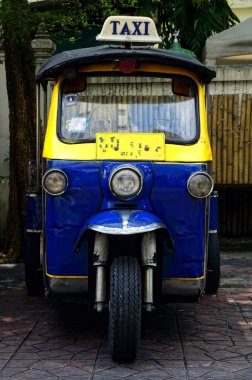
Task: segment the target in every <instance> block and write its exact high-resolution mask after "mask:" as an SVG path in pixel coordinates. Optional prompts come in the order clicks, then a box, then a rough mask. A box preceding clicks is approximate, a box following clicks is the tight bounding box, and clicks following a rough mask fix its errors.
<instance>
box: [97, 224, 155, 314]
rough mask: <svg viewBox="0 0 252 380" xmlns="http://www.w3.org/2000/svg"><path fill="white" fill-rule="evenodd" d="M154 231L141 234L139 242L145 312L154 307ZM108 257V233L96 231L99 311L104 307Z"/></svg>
mask: <svg viewBox="0 0 252 380" xmlns="http://www.w3.org/2000/svg"><path fill="white" fill-rule="evenodd" d="M156 256H157V255H156V232H155V231H151V232H146V233H145V234H143V238H142V244H141V263H142V267H143V274H144V276H143V307H144V309H145V310H146V311H147V312H151V311H152V310H153V308H154V296H153V293H154V283H153V272H154V268H155V267H156V266H157V260H156ZM108 259H109V238H108V235H106V234H102V233H100V232H97V233H96V236H95V243H94V266H95V267H96V285H95V305H94V307H95V309H96V310H97V312H99V313H101V312H102V311H103V310H104V308H105V307H106V301H107V300H106V292H107V284H106V282H107V281H106V279H107V265H108Z"/></svg>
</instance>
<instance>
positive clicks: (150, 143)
mask: <svg viewBox="0 0 252 380" xmlns="http://www.w3.org/2000/svg"><path fill="white" fill-rule="evenodd" d="M96 156H97V159H98V160H138V161H140V160H141V161H145V160H146V161H164V160H165V135H164V133H97V135H96Z"/></svg>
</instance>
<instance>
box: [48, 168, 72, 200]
mask: <svg viewBox="0 0 252 380" xmlns="http://www.w3.org/2000/svg"><path fill="white" fill-rule="evenodd" d="M52 173H60V174H61V175H63V177H64V179H65V186H64V189H63V190H62V191H60V192H58V193H53V192H51V191H50V190H48V189H47V188H46V186H45V181H46V178H47V177H48V175H49V174H52ZM42 186H43V189H44V191H45V192H46V193H47V194H49V195H52V196H53V197H57V196H58V195H62V194H64V193H65V191H66V189H67V187H68V177H67V175H66V173H65V172H64V171H63V170H61V169H48V170H47V171H46V172H45V174H44V175H43V178H42Z"/></svg>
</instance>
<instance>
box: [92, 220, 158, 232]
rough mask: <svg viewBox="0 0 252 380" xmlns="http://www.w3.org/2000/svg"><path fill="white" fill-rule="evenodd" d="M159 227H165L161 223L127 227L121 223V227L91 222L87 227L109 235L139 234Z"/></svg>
mask: <svg viewBox="0 0 252 380" xmlns="http://www.w3.org/2000/svg"><path fill="white" fill-rule="evenodd" d="M160 228H165V226H164V225H163V224H161V223H152V224H149V225H148V226H141V227H127V225H125V224H123V227H122V228H118V227H116V228H113V227H106V226H100V225H97V224H92V225H90V226H88V229H90V230H93V231H97V232H101V233H104V234H109V235H131V234H141V233H144V232H150V231H154V230H158V229H160Z"/></svg>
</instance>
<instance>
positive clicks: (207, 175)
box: [187, 171, 214, 199]
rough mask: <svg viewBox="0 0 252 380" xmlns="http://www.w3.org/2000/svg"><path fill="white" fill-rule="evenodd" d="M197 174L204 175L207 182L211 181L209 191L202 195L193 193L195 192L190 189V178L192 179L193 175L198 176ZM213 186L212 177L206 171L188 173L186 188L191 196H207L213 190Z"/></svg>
mask: <svg viewBox="0 0 252 380" xmlns="http://www.w3.org/2000/svg"><path fill="white" fill-rule="evenodd" d="M198 175H201V176H205V177H206V178H207V179H208V180H209V182H210V183H211V186H210V189H209V191H208V192H207V193H206V194H204V195H202V196H200V195H195V194H194V193H193V192H192V191H191V190H190V182H191V180H192V179H193V178H194V177H195V176H198ZM213 188H214V182H213V178H212V177H211V176H210V174H208V173H207V172H204V171H198V172H195V173H192V174H191V175H190V177H189V178H188V180H187V190H188V192H189V194H190V195H191V196H192V197H194V198H197V199H204V198H207V197H209V195H210V194H211V193H212V191H213Z"/></svg>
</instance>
